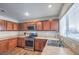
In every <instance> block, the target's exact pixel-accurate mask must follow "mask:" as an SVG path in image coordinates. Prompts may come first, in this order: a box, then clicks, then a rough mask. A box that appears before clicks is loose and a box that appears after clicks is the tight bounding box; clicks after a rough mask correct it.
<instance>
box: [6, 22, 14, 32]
mask: <svg viewBox="0 0 79 59" xmlns="http://www.w3.org/2000/svg"><path fill="white" fill-rule="evenodd" d="M7 30H13V23H12V22H10V21H7Z"/></svg>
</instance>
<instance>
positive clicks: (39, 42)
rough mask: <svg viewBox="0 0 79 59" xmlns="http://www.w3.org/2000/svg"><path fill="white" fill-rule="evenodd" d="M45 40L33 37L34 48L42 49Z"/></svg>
mask: <svg viewBox="0 0 79 59" xmlns="http://www.w3.org/2000/svg"><path fill="white" fill-rule="evenodd" d="M46 41H47V40H42V39H35V50H36V51H42V50H43V48H44V46H45V44H46Z"/></svg>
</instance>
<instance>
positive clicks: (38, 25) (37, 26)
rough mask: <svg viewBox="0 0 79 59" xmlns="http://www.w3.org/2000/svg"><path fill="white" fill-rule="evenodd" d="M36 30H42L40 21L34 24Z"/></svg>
mask: <svg viewBox="0 0 79 59" xmlns="http://www.w3.org/2000/svg"><path fill="white" fill-rule="evenodd" d="M36 30H37V31H40V30H43V26H42V22H41V21H38V22H36Z"/></svg>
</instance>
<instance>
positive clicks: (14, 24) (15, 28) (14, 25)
mask: <svg viewBox="0 0 79 59" xmlns="http://www.w3.org/2000/svg"><path fill="white" fill-rule="evenodd" d="M13 30H15V31H17V30H18V24H17V23H13Z"/></svg>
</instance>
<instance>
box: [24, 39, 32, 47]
mask: <svg viewBox="0 0 79 59" xmlns="http://www.w3.org/2000/svg"><path fill="white" fill-rule="evenodd" d="M25 46H28V47H33V40H30V39H28V40H25Z"/></svg>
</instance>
